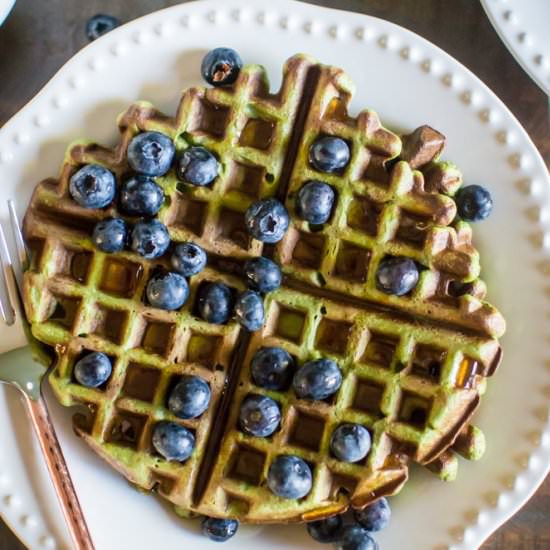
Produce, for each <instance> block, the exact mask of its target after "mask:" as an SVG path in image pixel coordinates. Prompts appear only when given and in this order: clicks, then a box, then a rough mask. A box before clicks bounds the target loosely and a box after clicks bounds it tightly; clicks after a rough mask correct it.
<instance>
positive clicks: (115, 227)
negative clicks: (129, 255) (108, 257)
mask: <svg viewBox="0 0 550 550" xmlns="http://www.w3.org/2000/svg"><path fill="white" fill-rule="evenodd" d="M127 238H128V230H127V228H126V223H125V222H124V220H122V219H120V218H109V219H107V220H102V221H100V222H97V223H96V225H95V227H94V232H93V234H92V242H93V243H94V244H95V246H96V247H97V248H98V249H99V250H101V251H103V252H120V251H121V250H123V249H124V246H125V245H126V239H127Z"/></svg>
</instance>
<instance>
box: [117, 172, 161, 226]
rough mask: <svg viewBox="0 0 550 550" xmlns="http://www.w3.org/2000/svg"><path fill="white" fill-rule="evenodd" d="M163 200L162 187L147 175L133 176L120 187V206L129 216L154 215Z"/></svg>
mask: <svg viewBox="0 0 550 550" xmlns="http://www.w3.org/2000/svg"><path fill="white" fill-rule="evenodd" d="M163 201H164V193H163V192H162V189H161V188H160V187H159V186H158V185H157V184H156V183H155V182H154V181H153V180H152V179H151V178H150V177H149V176H134V177H133V178H130V179H129V180H126V181H125V182H124V183H123V184H122V186H121V188H120V208H121V210H122V211H123V212H124V213H125V214H128V215H129V216H154V215H155V214H157V213H158V211H159V210H160V207H161V206H162V203H163Z"/></svg>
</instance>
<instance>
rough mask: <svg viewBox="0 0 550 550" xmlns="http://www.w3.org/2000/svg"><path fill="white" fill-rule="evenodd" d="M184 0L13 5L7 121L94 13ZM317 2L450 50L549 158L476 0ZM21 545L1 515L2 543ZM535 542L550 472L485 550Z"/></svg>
mask: <svg viewBox="0 0 550 550" xmlns="http://www.w3.org/2000/svg"><path fill="white" fill-rule="evenodd" d="M251 1H253V0H251ZM178 3H179V2H178V1H177V0H167V1H166V0H132V1H131V2H130V1H124V2H122V1H119V2H113V0H87V1H86V2H83V1H81V0H47V1H46V0H39V1H36V0H17V3H16V7H15V9H14V11H13V12H12V14H11V15H10V16H9V18H8V20H7V21H6V23H5V24H4V25H3V26H2V27H1V28H0V79H1V82H2V86H1V90H0V126H2V125H3V124H4V122H6V121H7V120H8V119H9V118H10V117H11V116H12V115H13V114H14V113H16V112H17V111H18V110H19V109H20V108H21V107H23V105H25V104H26V103H27V101H28V100H30V99H31V98H32V97H33V96H34V95H35V94H36V92H38V91H39V90H40V89H41V88H42V86H43V85H44V84H45V83H46V81H47V80H49V79H50V78H51V76H53V74H54V73H55V72H56V71H57V69H58V68H59V67H61V66H62V65H63V64H64V63H65V61H67V60H68V59H69V58H70V57H71V56H72V55H73V54H74V53H75V52H77V51H78V50H79V49H80V48H81V47H82V46H84V45H85V44H86V42H87V39H86V36H85V34H84V26H85V22H86V20H87V18H88V17H90V16H92V15H94V14H96V13H107V14H111V15H115V16H117V17H119V18H120V19H121V20H122V21H130V20H131V19H134V18H136V17H138V16H140V15H144V14H146V13H149V12H151V11H154V10H157V9H160V8H163V7H166V6H170V5H174V4H178ZM310 3H312V4H318V5H324V6H331V7H339V8H341V9H349V10H352V11H356V12H362V13H367V14H370V15H375V16H378V17H382V18H384V19H388V20H390V21H393V22H395V23H397V24H399V25H402V26H404V27H406V28H409V29H411V30H413V31H415V32H417V33H418V34H420V35H422V36H424V37H425V38H427V39H428V40H430V41H432V42H434V43H435V44H437V45H438V46H440V47H441V48H443V49H444V50H446V51H447V52H448V53H450V54H451V55H452V56H454V57H455V58H456V59H458V60H459V61H460V62H462V63H463V64H464V65H466V66H467V67H468V68H469V69H471V70H472V71H473V72H474V73H475V74H477V76H479V77H480V78H481V80H483V81H484V82H485V83H486V84H487V85H488V86H489V87H490V88H491V89H492V90H493V91H494V92H495V93H496V94H497V95H498V96H499V97H500V98H501V99H502V100H503V101H504V102H505V103H506V104H507V105H508V107H509V108H510V109H511V110H512V112H513V113H514V114H515V115H516V117H517V118H518V119H519V121H520V122H521V123H522V124H523V126H524V128H525V129H526V130H527V132H528V133H529V134H530V136H531V138H532V139H533V141H534V142H535V144H536V145H537V147H538V148H539V150H540V152H541V153H542V155H543V157H544V159H545V161H546V164H547V166H550V127H549V126H550V124H549V112H548V98H546V97H545V95H544V94H543V92H542V91H540V90H539V88H538V87H537V86H536V85H535V84H534V83H533V82H532V81H531V80H530V78H529V77H528V76H527V74H525V73H524V72H523V70H522V69H521V68H520V67H519V65H518V64H517V63H516V62H515V61H514V59H513V58H512V56H511V55H510V54H509V53H508V51H507V49H506V48H505V46H504V45H503V44H502V43H501V41H500V39H499V38H498V36H497V35H496V33H495V31H494V30H493V28H492V27H491V25H490V23H489V20H488V19H487V17H486V16H485V13H484V12H483V10H482V8H481V5H480V4H479V3H478V1H477V0H312V1H311V2H310ZM510 444H511V445H513V441H511V442H510ZM22 549H23V546H22V545H21V543H20V542H18V540H17V539H16V538H15V537H14V535H13V534H12V533H11V532H10V531H9V529H8V528H7V527H6V525H4V524H3V523H2V521H1V520H0V550H22ZM535 549H536V550H548V549H550V478H549V479H547V480H546V482H545V483H544V484H543V485H542V487H541V488H540V489H539V490H538V492H537V493H536V495H535V496H534V497H533V498H532V499H531V501H530V502H529V503H528V504H527V505H526V506H525V507H524V508H523V510H521V511H520V512H518V514H516V516H514V517H513V518H512V519H511V520H510V521H509V522H508V523H507V524H506V525H504V526H503V527H502V528H501V529H500V530H499V531H498V532H497V533H496V534H495V535H494V536H492V537H491V538H490V539H489V540H488V541H487V542H486V543H485V545H484V546H483V550H535ZM98 550H102V549H98ZM386 550H387V549H386Z"/></svg>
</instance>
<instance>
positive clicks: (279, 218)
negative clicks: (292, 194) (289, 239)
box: [244, 199, 290, 243]
mask: <svg viewBox="0 0 550 550" xmlns="http://www.w3.org/2000/svg"><path fill="white" fill-rule="evenodd" d="M244 220H245V224H246V227H247V229H248V232H249V233H250V235H252V237H254V238H255V239H258V240H259V241H262V242H264V243H276V242H279V241H280V240H281V239H282V238H283V237H284V235H285V233H286V231H287V229H288V226H289V223H290V219H289V216H288V212H287V210H286V208H285V207H284V206H283V204H282V203H280V202H279V201H278V200H277V199H265V200H261V201H257V202H255V203H253V204H252V205H251V206H250V207H249V208H248V210H247V211H246V213H245V216H244Z"/></svg>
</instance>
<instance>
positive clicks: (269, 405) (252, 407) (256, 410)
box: [239, 395, 281, 437]
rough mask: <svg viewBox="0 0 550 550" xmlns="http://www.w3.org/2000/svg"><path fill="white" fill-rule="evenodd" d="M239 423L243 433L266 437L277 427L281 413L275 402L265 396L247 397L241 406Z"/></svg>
mask: <svg viewBox="0 0 550 550" xmlns="http://www.w3.org/2000/svg"><path fill="white" fill-rule="evenodd" d="M239 422H240V425H241V428H242V430H243V432H245V433H247V434H248V435H254V436H256V437H268V436H270V435H271V434H272V433H274V432H275V430H276V429H277V428H278V427H279V424H280V422H281V411H280V409H279V405H277V402H276V401H274V400H273V399H271V397H267V396H265V395H249V396H247V397H246V399H245V400H244V401H243V403H242V405H241V412H240V414H239Z"/></svg>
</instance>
